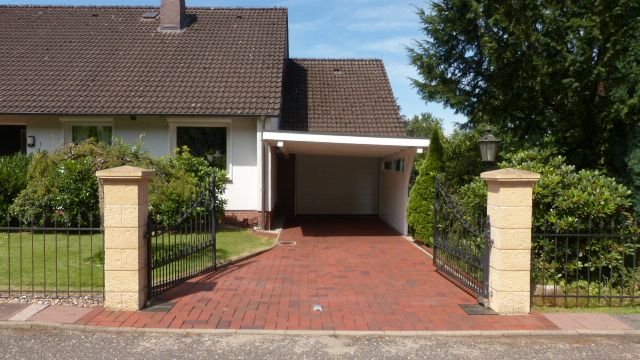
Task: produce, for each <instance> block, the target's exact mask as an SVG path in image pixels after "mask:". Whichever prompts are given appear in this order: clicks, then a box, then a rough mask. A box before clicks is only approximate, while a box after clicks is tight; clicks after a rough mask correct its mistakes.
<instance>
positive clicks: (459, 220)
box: [433, 179, 491, 304]
mask: <svg viewBox="0 0 640 360" xmlns="http://www.w3.org/2000/svg"><path fill="white" fill-rule="evenodd" d="M434 210H435V211H434V246H433V263H434V266H435V267H436V269H437V270H438V272H440V273H441V274H443V275H444V276H446V277H447V278H449V279H450V280H451V281H453V282H454V283H455V284H457V285H458V286H460V287H461V288H463V289H465V290H467V291H469V292H471V293H472V294H474V295H475V296H476V297H477V298H478V301H479V302H482V303H485V304H486V300H487V298H488V297H489V253H490V250H491V240H490V234H489V225H488V219H487V218H486V217H485V216H482V215H481V216H479V217H478V216H477V215H475V214H474V212H473V211H468V212H465V211H463V210H464V209H462V208H461V207H460V206H459V205H458V202H457V200H456V199H455V197H454V196H453V194H452V192H451V191H449V190H448V189H447V187H446V186H445V185H444V183H443V182H442V181H441V180H440V179H438V181H437V182H436V201H435V206H434ZM485 213H486V211H485Z"/></svg>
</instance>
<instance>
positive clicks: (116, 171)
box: [96, 165, 155, 179]
mask: <svg viewBox="0 0 640 360" xmlns="http://www.w3.org/2000/svg"><path fill="white" fill-rule="evenodd" d="M153 174H155V171H154V170H149V169H142V168H139V167H135V166H128V165H127V166H119V167H115V168H111V169H105V170H100V171H97V172H96V176H97V177H98V178H99V179H145V178H149V177H151V176H152V175H153Z"/></svg>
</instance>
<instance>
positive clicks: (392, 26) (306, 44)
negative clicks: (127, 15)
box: [3, 0, 465, 133]
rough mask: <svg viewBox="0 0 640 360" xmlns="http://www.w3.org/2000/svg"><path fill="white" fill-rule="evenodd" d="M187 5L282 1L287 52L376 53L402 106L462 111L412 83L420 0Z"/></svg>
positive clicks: (196, 0)
mask: <svg viewBox="0 0 640 360" xmlns="http://www.w3.org/2000/svg"><path fill="white" fill-rule="evenodd" d="M160 1H161V0H8V1H7V0H4V1H3V3H5V4H6V3H8V4H33V5H35V4H38V5H44V4H46V5H136V6H137V5H150V6H155V7H158V6H159V5H160ZM186 2H187V6H206V7H216V6H224V7H226V6H233V7H235V6H241V7H273V6H278V7H287V8H288V9H289V37H290V39H289V49H290V55H291V57H314V58H381V59H383V60H384V63H385V65H386V68H387V72H388V74H389V78H390V80H391V85H392V87H393V92H394V94H395V96H396V98H397V99H398V104H399V105H400V108H401V112H402V114H403V115H406V116H408V117H410V116H413V115H415V114H419V113H421V112H431V113H432V114H434V115H435V116H437V117H440V118H442V119H444V125H445V131H446V132H447V133H449V132H450V131H451V129H452V128H453V124H454V123H456V122H463V121H464V120H465V118H464V116H462V115H458V114H455V113H454V112H453V111H452V110H450V109H446V108H444V107H443V106H442V105H440V104H437V103H429V104H425V102H424V101H423V100H422V99H421V98H420V96H419V95H418V94H417V92H416V90H415V89H414V88H413V87H412V86H411V82H410V80H409V78H415V77H417V73H416V71H415V69H414V68H413V67H412V66H411V65H409V59H408V56H407V52H406V50H405V46H407V45H411V44H412V42H413V41H414V40H415V39H421V38H422V37H423V35H422V33H421V31H420V23H419V20H418V16H417V15H416V14H415V6H426V4H427V2H426V1H424V0H414V1H407V0H186Z"/></svg>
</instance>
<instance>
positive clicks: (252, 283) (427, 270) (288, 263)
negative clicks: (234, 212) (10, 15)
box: [83, 217, 557, 331]
mask: <svg viewBox="0 0 640 360" xmlns="http://www.w3.org/2000/svg"><path fill="white" fill-rule="evenodd" d="M280 240H283V241H295V243H296V244H295V245H291V246H277V247H275V248H274V249H272V250H270V251H268V252H265V253H263V254H261V255H258V256H256V257H253V258H251V259H248V260H246V261H243V262H240V263H237V264H234V265H231V266H229V267H227V268H224V269H222V270H220V271H218V272H215V273H209V274H205V275H202V276H199V277H196V278H194V279H191V280H189V281H187V282H185V283H183V284H180V285H178V286H177V287H175V288H173V289H171V290H169V291H168V292H166V293H165V294H163V295H162V296H161V297H160V298H159V299H157V301H159V302H163V301H167V302H169V301H170V302H172V303H175V305H174V306H173V308H171V309H168V311H167V312H157V313H152V312H145V311H141V312H137V313H136V315H134V316H141V315H142V314H145V315H151V317H146V318H140V319H139V320H136V318H131V317H129V318H128V319H127V320H122V318H119V317H118V312H109V311H102V312H96V313H95V318H92V319H89V318H87V317H85V318H83V321H86V323H87V324H97V325H111V326H124V323H123V322H122V321H125V322H126V325H127V326H134V327H141V326H144V327H153V328H167V327H170V328H183V329H185V328H193V327H198V328H201V327H209V328H213V327H215V328H218V329H241V328H243V329H276V330H323V329H324V330H336V331H340V330H376V331H403V330H407V331H415V330H422V331H425V330H550V329H557V327H556V326H555V325H554V324H553V323H552V322H551V321H550V320H548V319H547V318H545V317H544V316H542V315H540V314H532V315H523V316H470V315H467V314H466V313H465V312H464V311H463V310H462V309H461V308H460V306H459V304H473V303H474V302H475V299H474V298H473V297H472V296H470V295H469V294H467V293H466V292H464V291H462V290H460V289H459V288H458V287H456V286H455V285H453V284H452V283H451V282H449V281H448V280H446V279H445V278H443V277H442V276H440V275H439V274H438V273H437V272H436V271H435V268H434V267H433V260H432V259H431V258H430V257H429V256H428V255H427V254H425V253H424V252H422V251H420V250H419V249H418V248H416V247H415V246H414V245H413V244H411V243H410V242H408V241H407V240H405V239H404V238H403V237H402V236H400V235H398V234H397V232H395V231H394V230H393V229H391V228H390V227H389V226H387V225H386V224H384V223H383V222H382V221H380V220H379V219H377V218H375V217H344V218H342V217H310V218H305V219H303V220H302V221H301V222H299V223H296V224H289V226H288V227H287V228H285V229H284V230H283V232H282V234H281V236H280ZM315 304H319V305H322V307H323V311H322V312H318V311H312V309H313V305H315ZM119 320H120V321H119Z"/></svg>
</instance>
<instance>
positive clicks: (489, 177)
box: [480, 168, 540, 182]
mask: <svg viewBox="0 0 640 360" xmlns="http://www.w3.org/2000/svg"><path fill="white" fill-rule="evenodd" d="M480 177H481V178H482V180H485V181H530V182H536V181H538V180H540V174H538V173H536V172H533V171H526V170H518V169H512V168H507V169H499V170H493V171H485V172H483V173H482V174H480Z"/></svg>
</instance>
